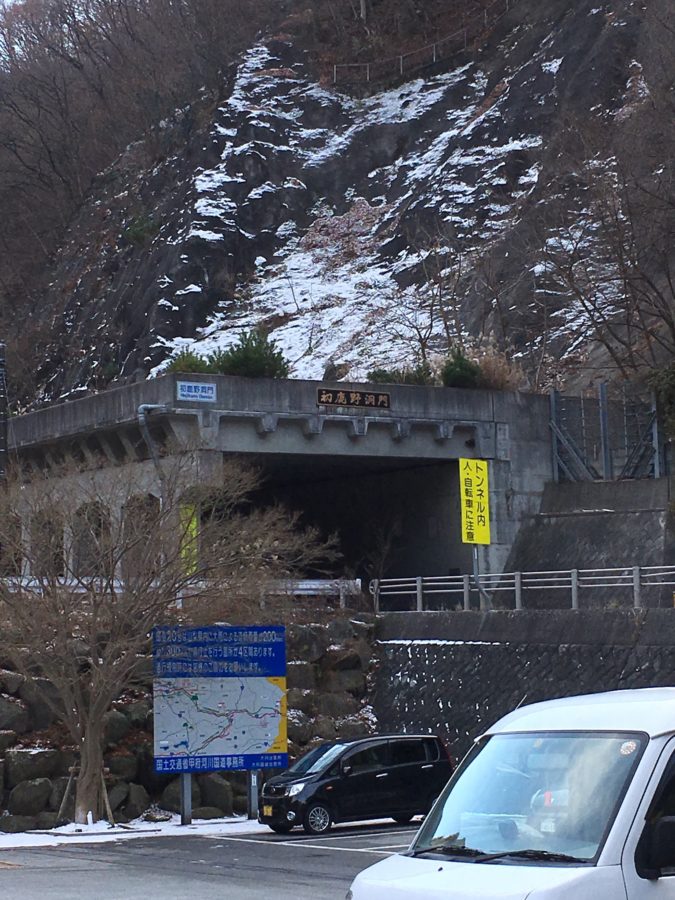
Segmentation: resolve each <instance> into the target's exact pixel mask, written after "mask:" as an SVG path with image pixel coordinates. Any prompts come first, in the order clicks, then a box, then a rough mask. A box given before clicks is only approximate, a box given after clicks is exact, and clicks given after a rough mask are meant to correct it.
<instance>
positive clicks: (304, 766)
mask: <svg viewBox="0 0 675 900" xmlns="http://www.w3.org/2000/svg"><path fill="white" fill-rule="evenodd" d="M344 749H345V745H344V744H321V745H320V746H319V747H315V748H314V749H313V750H310V751H309V753H306V754H305V755H304V756H301V757H300V759H299V760H298V761H297V762H295V763H294V764H293V765H292V766H291V767H290V769H288V771H289V772H292V773H293V774H294V775H313V774H314V773H315V772H321V771H323V770H324V769H325V768H327V767H328V766H330V765H331V763H332V762H333V760H334V759H335V758H336V757H337V756H339V755H340V754H341V753H342V751H343V750H344Z"/></svg>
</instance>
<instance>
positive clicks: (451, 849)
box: [408, 844, 484, 857]
mask: <svg viewBox="0 0 675 900" xmlns="http://www.w3.org/2000/svg"><path fill="white" fill-rule="evenodd" d="M423 853H443V854H450V855H452V856H474V857H481V856H484V853H483V851H482V850H476V849H475V848H474V847H461V846H460V847H458V846H457V845H456V844H437V845H435V846H434V845H432V846H431V847H415V848H414V849H413V850H411V851H410V853H409V854H408V855H409V856H422V854H423Z"/></svg>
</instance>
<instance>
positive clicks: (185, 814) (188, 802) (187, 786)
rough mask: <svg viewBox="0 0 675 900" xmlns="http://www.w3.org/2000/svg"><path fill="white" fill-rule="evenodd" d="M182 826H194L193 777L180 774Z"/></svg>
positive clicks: (184, 773)
mask: <svg viewBox="0 0 675 900" xmlns="http://www.w3.org/2000/svg"><path fill="white" fill-rule="evenodd" d="M180 824H181V825H191V824H192V775H191V774H190V772H181V773H180Z"/></svg>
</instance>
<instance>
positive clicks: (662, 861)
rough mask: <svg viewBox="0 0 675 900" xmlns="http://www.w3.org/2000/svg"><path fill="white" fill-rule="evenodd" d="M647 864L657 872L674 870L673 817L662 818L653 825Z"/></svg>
mask: <svg viewBox="0 0 675 900" xmlns="http://www.w3.org/2000/svg"><path fill="white" fill-rule="evenodd" d="M649 862H650V864H651V866H652V867H653V868H654V869H658V870H659V871H661V869H673V868H675V816H664V817H663V818H662V819H659V820H658V822H655V823H654V827H653V829H652V838H651V841H650V847H649Z"/></svg>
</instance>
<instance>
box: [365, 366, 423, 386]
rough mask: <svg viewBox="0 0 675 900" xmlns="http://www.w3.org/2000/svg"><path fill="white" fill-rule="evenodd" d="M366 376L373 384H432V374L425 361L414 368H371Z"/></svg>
mask: <svg viewBox="0 0 675 900" xmlns="http://www.w3.org/2000/svg"><path fill="white" fill-rule="evenodd" d="M366 377H367V378H368V381H371V382H373V384H416V385H425V384H434V375H433V372H432V371H431V367H430V365H429V363H427V362H422V363H420V364H419V365H418V366H415V368H414V369H373V371H372V372H368V375H367V376H366Z"/></svg>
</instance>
